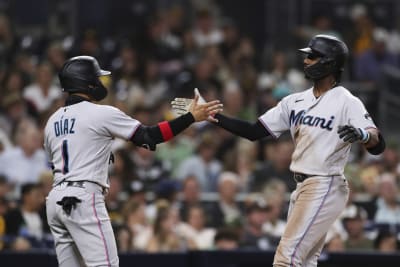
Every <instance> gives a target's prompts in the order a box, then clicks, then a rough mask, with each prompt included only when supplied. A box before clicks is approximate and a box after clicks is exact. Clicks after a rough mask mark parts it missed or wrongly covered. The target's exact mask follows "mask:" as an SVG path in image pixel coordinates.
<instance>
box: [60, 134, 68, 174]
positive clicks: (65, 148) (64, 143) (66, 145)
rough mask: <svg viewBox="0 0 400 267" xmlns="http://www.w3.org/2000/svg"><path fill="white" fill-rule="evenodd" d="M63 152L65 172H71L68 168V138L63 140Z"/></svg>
mask: <svg viewBox="0 0 400 267" xmlns="http://www.w3.org/2000/svg"><path fill="white" fill-rule="evenodd" d="M61 154H62V158H63V163H64V166H63V174H66V173H68V172H69V168H68V159H69V158H68V141H67V140H63V142H62V146H61Z"/></svg>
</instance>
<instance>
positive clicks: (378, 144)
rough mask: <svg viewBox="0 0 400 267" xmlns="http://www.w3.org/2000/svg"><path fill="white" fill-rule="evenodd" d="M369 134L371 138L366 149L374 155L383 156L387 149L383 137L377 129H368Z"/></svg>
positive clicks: (366, 144)
mask: <svg viewBox="0 0 400 267" xmlns="http://www.w3.org/2000/svg"><path fill="white" fill-rule="evenodd" d="M368 133H369V136H370V137H369V140H368V142H367V143H365V144H364V146H365V148H366V149H367V150H368V152H369V153H371V154H373V155H378V154H381V153H382V152H383V151H384V150H385V147H386V144H385V140H384V139H383V136H382V135H381V134H380V133H379V131H378V130H377V129H368Z"/></svg>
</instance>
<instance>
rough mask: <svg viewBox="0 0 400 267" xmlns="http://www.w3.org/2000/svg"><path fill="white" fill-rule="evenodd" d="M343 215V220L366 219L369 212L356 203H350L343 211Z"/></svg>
mask: <svg viewBox="0 0 400 267" xmlns="http://www.w3.org/2000/svg"><path fill="white" fill-rule="evenodd" d="M341 217H342V220H354V219H360V220H366V219H367V217H368V214H367V212H366V211H365V210H364V209H363V208H361V207H359V206H356V205H350V206H348V207H347V208H346V209H345V210H344V211H343V213H342V216H341Z"/></svg>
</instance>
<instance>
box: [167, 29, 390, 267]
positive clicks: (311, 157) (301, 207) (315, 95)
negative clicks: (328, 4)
mask: <svg viewBox="0 0 400 267" xmlns="http://www.w3.org/2000/svg"><path fill="white" fill-rule="evenodd" d="M300 51H301V52H302V53H303V54H304V55H305V58H304V73H305V75H306V77H307V78H308V79H311V80H312V81H313V87H312V88H310V89H308V90H306V91H304V92H300V93H295V94H292V95H289V96H287V97H285V98H283V99H282V100H281V101H280V102H279V103H278V104H277V106H275V107H274V108H272V109H270V110H268V111H267V112H266V113H264V114H263V115H261V116H260V117H259V119H258V121H257V122H256V123H253V124H252V123H249V122H246V121H241V120H238V119H235V118H229V117H227V116H224V115H221V114H217V115H216V116H215V117H216V118H217V119H218V123H216V124H217V125H218V126H220V127H222V128H224V129H226V130H228V131H230V132H232V133H234V134H236V135H239V136H242V137H245V138H247V139H249V140H258V139H261V138H264V137H266V136H272V137H274V138H278V137H279V136H280V135H281V134H282V133H283V132H285V131H287V130H289V131H290V133H291V136H292V139H293V141H294V144H295V150H294V152H293V155H292V163H291V165H290V169H291V171H292V172H293V173H294V179H295V180H296V182H297V187H296V190H295V191H294V192H292V194H291V197H290V206H289V212H288V219H287V226H286V229H285V231H284V233H283V235H282V237H281V240H280V243H279V245H278V248H277V251H276V253H275V257H274V263H273V265H274V266H275V267H278V266H279V267H283V266H284V267H288V266H291V267H292V266H296V267H297V266H306V267H313V266H317V260H318V257H319V255H320V252H321V249H322V247H323V245H324V240H325V236H326V233H327V231H328V229H329V228H330V226H331V225H332V224H333V222H334V221H335V220H336V218H337V217H338V216H339V214H340V213H341V212H342V211H343V209H344V208H345V204H346V202H347V199H348V195H349V189H348V185H347V182H346V179H345V177H344V176H343V171H344V166H345V164H346V161H347V158H348V156H349V152H350V147H351V144H352V143H354V142H359V143H361V144H362V145H364V147H365V148H366V149H367V150H368V152H369V153H371V154H374V155H377V154H380V153H382V152H383V150H384V149H385V142H384V139H383V137H382V135H381V134H380V133H379V131H378V129H377V127H376V126H375V124H374V122H373V121H372V119H371V117H370V115H369V114H368V112H367V111H366V109H365V107H364V105H363V104H362V102H361V101H360V100H359V99H358V98H357V97H355V96H353V95H352V94H351V93H350V92H349V91H348V90H347V89H346V88H344V87H343V86H340V84H339V82H340V77H341V74H342V72H343V66H344V63H345V60H346V58H347V55H348V49H347V46H346V45H345V44H344V43H343V42H342V41H340V40H339V39H337V38H335V37H332V36H328V35H317V36H315V37H313V38H312V39H311V41H310V43H309V45H308V47H306V48H303V49H300ZM173 106H174V107H175V108H176V109H178V110H182V109H183V110H187V109H186V108H185V101H181V100H180V99H176V100H175V102H173Z"/></svg>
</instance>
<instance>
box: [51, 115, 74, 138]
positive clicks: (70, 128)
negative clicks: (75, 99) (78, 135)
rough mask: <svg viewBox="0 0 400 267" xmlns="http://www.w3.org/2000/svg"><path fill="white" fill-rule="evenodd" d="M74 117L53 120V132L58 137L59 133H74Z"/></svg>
mask: <svg viewBox="0 0 400 267" xmlns="http://www.w3.org/2000/svg"><path fill="white" fill-rule="evenodd" d="M74 125H75V118H72V119H63V118H62V117H61V120H59V121H56V122H54V133H55V135H56V136H57V137H58V136H60V135H66V134H74V133H75V131H74Z"/></svg>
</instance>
